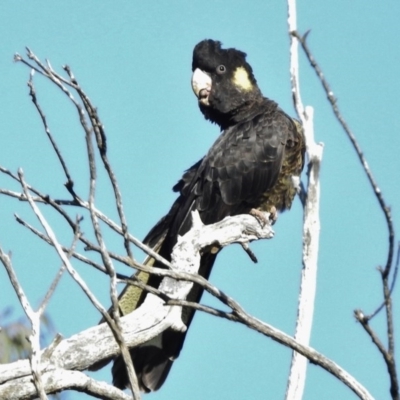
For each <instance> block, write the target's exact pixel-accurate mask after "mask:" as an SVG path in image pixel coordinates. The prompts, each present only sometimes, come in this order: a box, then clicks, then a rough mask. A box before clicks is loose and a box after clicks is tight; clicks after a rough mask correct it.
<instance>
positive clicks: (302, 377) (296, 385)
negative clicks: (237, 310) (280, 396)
mask: <svg viewBox="0 0 400 400" xmlns="http://www.w3.org/2000/svg"><path fill="white" fill-rule="evenodd" d="M296 18H297V13H296V0H288V28H289V37H290V43H291V44H290V78H291V84H292V95H293V102H294V106H295V109H296V112H297V115H298V116H299V118H300V120H301V124H302V127H303V129H304V135H305V138H306V148H307V157H308V171H307V175H308V182H307V188H306V189H305V190H304V193H305V196H304V203H303V207H304V223H303V269H302V274H301V283H300V293H299V304H298V315H297V322H296V332H295V336H294V338H295V340H296V341H297V342H299V343H302V344H305V345H308V344H309V342H310V337H311V328H312V322H313V315H314V303H315V293H316V286H317V271H318V251H319V232H320V218H319V204H320V194H319V193H320V183H319V171H320V165H321V160H322V150H323V146H322V145H321V144H316V143H315V141H314V127H313V109H312V107H306V108H305V107H304V106H303V102H302V100H301V96H300V78H299V61H298V42H297V39H296V37H294V36H293V35H292V32H293V31H296V29H297V21H296ZM307 365H308V362H307V359H306V358H305V357H302V356H300V354H299V353H297V352H293V355H292V363H291V367H290V374H289V378H288V383H287V388H286V399H288V400H300V399H302V398H303V392H304V386H305V381H306V375H307Z"/></svg>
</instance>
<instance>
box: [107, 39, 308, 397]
mask: <svg viewBox="0 0 400 400" xmlns="http://www.w3.org/2000/svg"><path fill="white" fill-rule="evenodd" d="M192 70H193V77H192V87H193V90H194V92H195V94H196V96H197V97H198V100H199V107H200V110H201V112H202V113H203V114H204V116H205V118H206V119H209V120H210V121H211V122H213V123H216V124H218V125H219V126H220V128H221V131H222V133H221V135H220V136H219V137H218V139H217V140H216V141H215V143H214V144H213V145H212V147H211V148H210V150H209V152H208V153H207V154H206V156H205V157H204V158H203V159H201V160H200V161H199V162H197V163H196V164H194V165H193V166H192V167H191V168H189V169H188V170H187V171H186V172H185V174H184V175H183V177H182V179H181V180H180V181H179V182H178V183H177V184H176V185H175V186H174V188H173V190H174V191H176V192H178V193H179V196H178V198H177V200H176V201H175V203H174V204H173V205H172V208H171V210H170V211H169V213H168V214H167V215H166V216H165V217H163V218H162V219H161V220H160V221H159V222H158V223H157V224H156V225H155V226H154V228H153V229H152V230H151V231H150V232H149V234H148V235H147V236H146V238H145V239H144V243H146V244H147V245H149V246H151V247H152V248H154V250H155V251H157V252H158V253H159V254H160V255H161V256H163V257H165V258H166V259H167V260H170V258H171V252H172V248H173V246H174V245H175V243H176V240H177V235H178V234H179V235H182V234H184V233H185V232H187V231H188V229H190V223H191V221H190V211H192V210H194V209H197V210H198V211H199V213H200V217H201V219H202V221H203V222H204V223H205V224H212V223H215V222H217V221H220V220H221V219H223V218H224V217H226V216H229V215H237V214H241V213H248V212H250V211H251V210H252V209H257V210H261V211H268V212H270V211H274V212H275V211H283V210H285V209H288V208H290V206H291V203H292V201H293V198H294V195H295V193H296V188H295V186H294V184H293V179H292V177H293V176H299V174H300V173H301V170H302V167H303V164H304V137H303V134H302V130H301V128H300V125H299V124H298V123H297V122H295V121H293V120H292V119H291V118H290V117H289V116H288V115H287V114H285V113H284V112H283V111H282V110H281V109H280V108H279V107H278V105H277V104H276V103H275V102H273V101H272V100H269V99H268V98H266V97H263V96H262V94H261V91H260V89H259V88H258V86H257V82H256V79H255V78H254V75H253V71H252V69H251V67H250V65H249V64H248V63H247V62H246V54H245V53H243V52H241V51H238V50H236V49H222V47H221V43H220V42H217V41H213V40H204V41H202V42H200V43H199V44H197V45H196V47H195V48H194V52H193V64H192ZM215 257H216V254H211V253H206V254H204V255H203V256H202V259H201V266H200V271H199V273H200V274H201V275H202V276H204V277H205V278H208V276H209V274H210V272H211V268H212V266H213V263H214V260H215ZM147 262H148V264H152V263H154V260H152V259H149V260H148V261H147ZM137 276H138V277H139V278H140V279H142V280H143V281H144V282H146V283H147V284H149V285H152V286H157V285H159V284H160V279H159V278H157V277H155V276H149V275H148V274H146V273H143V272H139V273H138V274H137ZM145 295H146V294H145V293H143V292H142V291H141V290H140V289H138V288H136V287H134V286H128V287H126V288H125V290H124V291H123V293H122V294H121V296H120V308H121V312H122V314H123V315H125V314H127V313H129V312H131V311H133V310H134V309H135V308H137V307H138V306H139V305H140V304H141V303H142V302H143V299H144V297H145ZM201 295H202V290H201V289H200V288H199V287H197V286H194V287H193V289H192V291H191V292H190V294H189V298H188V299H189V300H191V301H199V300H200V297H201ZM193 314H194V312H193V310H191V309H183V320H184V322H185V324H186V325H187V326H189V325H190V322H191V320H192V318H193ZM185 336H186V332H185V333H182V332H176V331H172V330H167V331H165V332H163V333H162V334H161V335H160V336H159V337H157V338H155V339H153V340H152V341H150V342H149V343H145V344H143V345H141V346H140V347H137V348H134V349H131V355H132V359H133V363H134V366H135V370H136V373H137V376H138V379H139V384H140V387H141V389H142V390H143V391H145V392H148V391H153V390H157V389H159V388H160V386H161V385H162V384H163V383H164V381H165V379H166V377H167V375H168V372H169V370H170V368H171V365H172V363H173V360H174V359H176V358H177V357H178V356H179V352H180V350H181V348H182V345H183V342H184V339H185ZM112 373H113V379H114V380H113V382H114V385H115V386H117V387H120V388H123V387H125V386H126V385H127V375H126V371H125V365H124V363H123V361H122V359H121V357H118V358H116V360H115V361H114V366H113V369H112Z"/></svg>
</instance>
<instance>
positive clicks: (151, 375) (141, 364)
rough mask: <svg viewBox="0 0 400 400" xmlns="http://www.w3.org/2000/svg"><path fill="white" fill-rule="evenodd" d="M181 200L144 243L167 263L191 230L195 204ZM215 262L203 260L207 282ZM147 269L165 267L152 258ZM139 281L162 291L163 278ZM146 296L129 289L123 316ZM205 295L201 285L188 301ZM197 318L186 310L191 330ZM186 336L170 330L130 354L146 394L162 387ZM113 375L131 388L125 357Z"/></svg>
mask: <svg viewBox="0 0 400 400" xmlns="http://www.w3.org/2000/svg"><path fill="white" fill-rule="evenodd" d="M181 200H182V198H178V199H177V200H176V202H175V203H174V204H173V206H172V208H171V210H170V212H169V213H168V214H167V215H166V216H165V217H164V218H162V219H161V220H160V221H159V222H158V223H157V224H156V225H155V226H154V228H153V229H152V230H151V231H150V232H149V233H148V235H147V236H146V238H145V239H144V241H143V242H144V243H145V244H147V245H148V246H150V247H151V248H152V249H153V250H154V251H156V252H157V253H158V254H160V255H161V256H162V257H164V258H166V259H167V260H170V259H171V253H172V249H173V247H174V245H175V243H176V240H177V235H178V234H180V235H182V234H184V233H185V232H186V231H187V230H188V229H189V228H190V226H191V216H190V211H191V209H192V208H193V204H194V203H193V202H191V201H189V202H188V201H187V200H189V199H185V200H186V201H184V204H182V201H181ZM215 258H216V254H208V253H207V254H204V255H203V256H202V258H201V262H200V269H199V274H200V275H202V276H203V277H205V278H206V279H208V277H209V275H210V272H211V269H212V266H213V264H214V261H215ZM145 265H149V266H150V265H155V266H157V267H162V265H159V264H157V263H155V261H154V259H153V258H150V257H148V258H147V259H146V261H145ZM136 277H137V278H139V279H141V280H142V281H143V282H145V283H146V284H147V285H150V286H153V287H158V286H159V285H160V283H161V278H159V277H157V276H154V275H150V274H147V273H145V272H141V271H140V272H138V273H137V274H136ZM146 294H147V293H146V292H145V291H143V290H141V289H140V288H138V287H136V286H133V285H128V286H126V287H125V289H124V290H123V292H122V293H121V295H120V298H119V306H120V311H121V314H122V315H126V314H128V313H130V312H132V311H134V310H135V309H136V308H138V307H139V306H140V305H141V304H142V303H143V301H144V299H145V297H146ZM202 294H203V290H202V289H201V288H200V287H199V286H198V285H193V288H192V290H191V291H190V293H189V295H188V297H187V300H189V301H194V302H199V301H200V298H201V296H202ZM193 316H194V310H193V309H191V308H187V307H183V310H182V320H183V322H184V323H185V325H186V326H187V327H188V328H189V325H190V323H191V321H192V319H193ZM186 332H187V330H186ZM186 332H177V331H174V330H172V329H167V330H166V331H164V332H162V333H161V334H160V335H159V336H157V337H155V338H153V339H152V340H151V341H149V342H146V343H143V344H142V345H140V346H138V347H135V348H133V349H131V350H130V354H131V357H132V361H133V365H134V367H135V372H136V375H137V377H138V381H139V387H140V389H141V390H142V391H143V392H150V391H155V390H158V389H159V388H160V387H161V386H162V384H163V383H164V381H165V379H166V378H167V376H168V373H169V371H170V369H171V366H172V363H173V361H174V360H175V359H176V358H177V357H178V356H179V353H180V351H181V349H182V346H183V343H184V340H185V337H186ZM112 374H113V384H114V386H116V387H118V388H121V389H123V388H125V387H126V386H127V384H128V376H127V373H126V367H125V364H124V361H123V359H122V357H121V356H119V357H117V358H116V359H115V360H114V365H113V367H112Z"/></svg>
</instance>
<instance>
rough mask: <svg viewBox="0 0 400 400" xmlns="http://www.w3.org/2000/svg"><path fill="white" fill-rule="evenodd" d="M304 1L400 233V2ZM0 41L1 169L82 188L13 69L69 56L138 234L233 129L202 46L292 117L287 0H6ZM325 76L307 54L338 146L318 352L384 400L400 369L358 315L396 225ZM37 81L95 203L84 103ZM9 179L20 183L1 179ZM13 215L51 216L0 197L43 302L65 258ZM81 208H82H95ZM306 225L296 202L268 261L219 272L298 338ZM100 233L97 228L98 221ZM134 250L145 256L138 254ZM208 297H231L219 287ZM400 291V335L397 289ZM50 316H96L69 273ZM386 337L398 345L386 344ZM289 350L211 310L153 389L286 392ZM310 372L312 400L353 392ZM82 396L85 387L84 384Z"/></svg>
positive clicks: (5, 291) (303, 25) (61, 319)
mask: <svg viewBox="0 0 400 400" xmlns="http://www.w3.org/2000/svg"><path fill="white" fill-rule="evenodd" d="M299 3H300V4H299V5H298V23H299V27H300V31H302V32H304V31H306V30H308V29H311V34H310V36H309V39H308V40H309V45H310V47H311V49H312V50H313V52H314V54H315V56H316V58H317V60H318V61H319V62H320V64H321V66H322V68H323V70H324V73H325V75H326V77H327V79H328V80H329V82H330V84H331V86H332V90H333V91H334V93H335V95H336V96H337V97H338V100H339V106H340V107H341V109H342V111H343V113H344V115H345V117H346V119H347V121H348V123H349V125H350V126H351V128H352V129H353V131H354V132H355V134H356V135H357V137H358V140H359V142H360V144H361V146H362V148H363V150H364V153H365V155H366V157H367V159H368V161H369V164H370V167H371V169H372V171H373V173H374V175H375V177H376V179H377V181H378V182H379V185H380V188H381V190H382V191H383V193H384V196H385V199H386V201H387V203H388V204H389V205H390V206H391V207H392V212H393V219H394V222H395V224H396V226H397V228H398V229H399V227H400V212H399V199H400V174H399V170H400V157H399V149H400V119H399V117H398V115H399V102H398V93H400V80H399V64H400V48H399V46H398V37H399V34H400V28H399V24H398V17H399V15H400V4H399V3H398V2H397V1H394V0H388V1H386V2H365V1H362V0H353V1H351V2H349V1H348V0H337V1H335V2H321V1H317V0H306V1H302V2H299ZM0 36H1V37H2V38H3V40H2V45H1V46H0V71H1V78H0V93H1V99H2V102H1V107H0V135H1V139H2V140H1V143H2V146H1V147H0V164H1V165H2V166H5V167H8V168H10V169H12V170H13V171H16V169H17V168H18V167H22V168H23V169H24V172H25V175H26V179H27V180H28V182H30V183H31V184H32V185H37V186H38V187H39V189H40V190H41V191H42V192H46V193H49V194H51V195H54V196H56V197H58V198H67V197H68V195H67V193H66V191H65V189H64V188H63V183H64V181H65V179H64V177H63V175H62V171H61V168H60V167H59V165H58V164H57V162H56V159H55V156H54V154H53V152H52V150H51V148H50V145H49V143H48V141H47V140H46V138H45V135H44V131H43V129H42V127H41V123H40V121H39V117H38V115H37V113H36V112H35V110H34V108H33V106H32V104H31V102H30V99H29V97H28V94H27V93H28V90H27V87H26V81H27V79H28V74H29V71H28V69H27V68H25V67H23V66H22V65H19V64H14V63H13V62H12V58H13V55H14V53H16V52H19V53H24V47H25V46H29V47H30V48H31V49H32V50H33V51H34V52H35V53H36V54H37V55H38V56H39V57H41V58H42V59H44V58H48V59H49V60H50V61H51V63H52V65H53V67H54V68H56V69H58V70H60V67H61V66H62V65H64V64H68V65H70V66H71V68H72V69H73V71H74V73H75V75H76V77H77V79H78V80H79V82H80V83H81V85H82V86H83V88H84V89H85V90H86V92H87V93H88V95H89V96H90V98H91V99H92V101H93V102H94V104H96V105H97V107H98V111H99V114H100V117H101V119H102V121H103V123H104V125H105V128H106V133H107V135H108V147H109V157H110V159H111V160H112V163H113V165H114V169H115V172H116V174H117V176H118V179H119V183H120V187H121V190H122V194H123V197H124V204H125V211H126V214H127V219H128V223H129V226H130V230H131V232H132V233H133V234H135V235H136V236H137V237H139V238H143V236H144V235H145V234H146V232H147V231H148V230H149V229H150V228H151V227H152V225H153V224H154V223H155V222H156V221H157V220H158V219H159V218H160V217H161V216H162V215H163V214H164V213H165V212H166V211H167V210H168V208H169V206H170V205H171V203H172V201H173V200H174V197H175V195H174V194H173V193H172V191H171V187H172V186H173V185H174V184H175V182H176V181H177V179H178V178H179V177H180V176H181V174H182V172H183V171H184V170H185V169H186V168H188V167H189V166H190V165H192V164H193V163H194V162H195V161H197V160H198V159H199V158H200V157H202V156H203V154H204V153H205V152H206V151H207V149H208V147H209V146H210V145H211V144H212V142H213V141H214V139H215V138H216V137H217V135H218V128H217V127H216V126H212V125H211V124H210V123H208V122H207V121H205V120H204V119H203V117H202V115H201V113H200V112H199V110H198V107H197V104H196V99H195V97H194V96H193V94H192V91H191V88H190V75H191V54H192V49H193V47H194V45H195V44H196V43H197V42H198V41H200V40H202V39H204V38H213V39H218V40H221V41H222V42H223V43H224V44H225V45H226V46H230V47H237V48H238V49H241V50H243V51H245V52H247V53H248V60H249V62H250V63H251V65H252V66H253V69H254V72H255V74H256V77H257V79H258V82H259V85H260V87H261V89H262V91H263V93H264V94H265V95H266V96H268V97H270V98H272V99H274V100H276V101H277V102H278V103H279V104H280V105H281V107H282V108H283V109H285V110H286V111H287V112H288V113H289V114H291V115H295V114H294V111H293V106H292V101H291V94H290V83H289V72H288V71H289V68H288V60H289V56H288V42H289V40H288V35H287V23H286V2H285V1H269V2H265V1H253V2H250V1H236V0H234V1H209V0H208V1H204V0H203V1H192V2H185V1H168V2H157V3H156V2H139V1H119V2H98V1H93V0H86V1H85V2H82V1H76V0H74V1H68V2H49V1H43V0H36V1H34V2H33V1H30V2H28V1H19V0H14V1H12V2H11V1H8V2H7V1H3V2H1V3H0ZM314 75H315V74H314V72H313V71H311V70H310V69H309V67H308V64H307V62H306V61H305V60H304V57H303V58H302V62H301V85H302V96H303V100H304V102H305V103H306V104H309V105H312V106H314V107H315V134H316V139H317V140H318V141H321V142H323V143H324V144H325V150H324V160H323V167H322V175H321V177H322V183H321V186H322V200H321V202H322V203H321V224H322V227H321V249H320V257H319V260H320V261H319V277H318V285H319V286H318V292H317V299H316V301H317V302H316V310H315V319H314V327H313V335H312V343H311V344H312V346H313V347H315V348H316V349H317V350H319V351H321V352H323V353H325V354H326V355H327V356H329V357H331V358H332V359H333V360H334V361H336V362H337V363H339V364H340V365H341V366H342V367H343V368H345V369H347V370H348V371H349V372H350V373H351V374H353V375H354V376H355V377H356V378H357V379H359V380H360V382H361V383H362V384H364V385H366V386H367V388H368V389H369V390H370V392H371V393H372V394H373V395H374V396H375V397H376V398H379V399H386V398H389V392H388V390H389V389H388V388H389V382H388V378H387V376H386V368H385V366H384V364H383V362H382V359H381V358H380V357H379V355H378V352H377V350H376V348H375V347H373V346H372V344H371V341H370V339H369V338H368V337H367V336H366V334H365V333H364V332H363V330H362V328H361V327H360V326H359V325H358V324H357V323H356V322H355V320H354V318H353V310H354V309H356V308H361V309H363V310H364V311H365V312H366V313H368V312H371V311H372V310H373V309H374V308H375V307H376V306H377V305H378V304H379V303H380V301H381V298H382V296H381V292H382V290H381V285H380V279H379V274H378V273H377V271H376V268H377V267H378V266H379V265H382V264H383V263H384V262H385V260H386V254H387V237H388V234H387V230H386V226H385V223H384V218H383V215H382V212H381V211H380V210H379V208H378V205H377V201H376V200H375V198H374V197H373V196H372V192H371V189H370V187H369V186H368V183H367V180H366V177H365V176H364V173H363V172H362V170H361V167H360V165H359V163H358V161H357V159H356V157H355V153H354V151H353V149H352V147H351V145H350V144H349V141H348V140H347V138H346V137H345V135H344V133H343V132H342V130H341V128H340V127H339V124H338V123H337V122H336V120H335V119H334V118H333V115H332V112H331V110H330V107H329V105H328V104H327V101H326V99H325V96H324V94H323V92H322V90H321V87H320V85H319V83H318V81H317V80H316V78H315V76H314ZM35 83H36V86H37V91H38V97H39V99H40V101H41V104H42V107H43V108H44V110H45V113H46V115H47V117H48V119H49V123H50V127H51V129H52V131H53V133H54V136H55V137H56V139H57V141H58V143H59V146H60V147H61V148H62V151H63V153H64V155H65V157H66V159H67V161H68V163H69V166H70V169H71V173H72V174H73V177H74V179H75V181H76V188H77V190H78V192H79V193H80V194H81V195H82V196H83V197H85V196H86V194H87V193H88V189H87V184H86V182H87V181H86V178H87V169H86V164H85V157H84V138H83V133H82V131H81V130H80V129H79V127H78V124H77V118H76V115H75V111H74V109H73V107H71V106H70V105H69V103H68V101H67V100H66V98H65V96H63V95H62V94H61V93H59V92H58V91H56V90H55V89H54V88H53V87H51V86H50V85H49V84H47V83H46V82H45V81H44V80H43V79H41V78H40V77H38V79H35ZM105 182H106V181H105V180H104V179H101V178H100V183H101V185H102V187H101V188H100V194H101V195H100V197H99V198H98V206H99V207H100V208H101V209H103V210H104V211H105V212H107V213H109V214H110V215H111V216H113V217H115V215H116V213H115V210H114V208H113V203H112V197H111V195H110V192H109V191H108V189H109V187H108V186H107V184H106V183H105ZM0 186H1V187H6V188H14V189H16V186H15V185H14V184H13V183H12V182H10V180H8V179H6V178H5V177H3V176H1V175H0ZM45 211H46V212H47V214H46V215H47V216H48V218H49V220H50V222H52V223H53V224H54V226H55V228H56V230H57V235H58V236H59V237H60V240H61V241H62V242H63V243H65V244H69V243H70V242H71V239H72V238H71V234H70V232H69V231H68V230H67V229H66V228H65V226H64V225H63V224H61V223H60V221H59V219H58V218H56V216H55V215H54V214H53V213H51V212H49V210H48V209H45ZM14 212H17V213H18V214H19V215H21V216H23V217H24V218H26V219H27V220H28V221H30V222H32V223H35V224H36V222H35V219H34V216H32V215H31V213H30V211H29V209H28V207H27V206H26V205H25V204H19V203H17V202H15V201H11V200H9V199H5V198H4V197H1V198H0V226H1V230H0V244H1V246H3V248H4V249H5V250H6V251H12V254H13V263H14V267H15V269H16V271H17V274H18V277H19V278H20V281H21V283H22V285H23V286H24V288H25V290H26V292H27V294H28V296H29V298H30V300H31V301H32V303H33V304H38V303H39V301H40V299H41V297H42V296H43V294H44V293H45V290H46V288H47V287H48V285H49V283H50V282H51V279H52V277H53V276H54V275H55V271H56V269H57V268H58V266H59V265H60V261H59V260H58V259H57V256H56V255H55V254H54V252H53V251H52V250H50V249H47V247H46V246H45V245H43V244H42V243H41V242H40V241H39V240H38V239H36V238H33V237H32V236H31V235H30V234H29V233H27V232H26V231H25V230H24V229H23V228H22V227H21V226H19V225H18V224H17V223H15V222H14V218H13V213H14ZM70 212H71V214H72V215H74V214H75V213H80V210H78V209H77V210H71V211H70ZM36 225H37V224H36ZM301 225H302V212H301V207H300V204H299V201H298V200H297V201H296V202H295V205H294V206H293V209H292V211H291V212H290V213H286V214H284V215H282V216H281V217H280V219H279V221H278V223H277V224H276V225H275V231H276V237H275V238H274V239H273V240H270V241H265V242H263V243H257V244H254V245H253V246H252V248H253V250H254V251H255V252H256V254H257V256H258V258H259V264H258V265H253V264H252V263H251V262H250V261H249V259H248V257H247V255H246V254H244V252H243V251H242V250H240V249H239V248H237V247H235V246H232V248H228V249H225V250H224V251H223V252H222V254H221V256H220V257H219V259H218V262H217V264H216V266H215V268H214V271H213V274H212V276H211V280H212V282H213V283H214V284H215V285H217V286H218V287H220V288H221V289H223V290H224V291H225V292H227V293H228V294H230V295H231V296H233V297H234V298H235V299H237V300H238V301H239V302H240V303H241V304H242V305H243V307H244V308H245V309H246V310H248V311H249V312H250V313H251V314H253V315H255V316H257V317H258V318H260V319H262V320H264V321H266V322H268V323H270V324H272V325H274V326H276V327H278V328H279V329H282V330H284V331H285V332H287V333H289V334H291V333H292V332H293V330H294V324H295V319H296V306H297V291H298V284H299V276H300V271H301ZM85 227H86V228H85V232H86V233H88V234H89V235H90V234H91V232H90V228H89V225H85ZM107 240H108V243H109V246H110V247H111V248H113V249H116V250H120V249H121V245H120V244H119V242H118V240H117V239H116V238H115V237H114V236H112V235H110V236H109V237H107ZM135 254H136V256H137V257H138V258H141V255H140V253H138V252H135ZM76 266H77V268H78V269H79V272H80V273H81V274H82V275H83V276H84V277H85V278H86V279H87V280H88V282H89V284H90V286H91V288H92V290H93V291H94V292H95V293H96V295H97V296H98V297H99V298H100V299H101V301H102V302H103V303H104V304H105V305H106V306H108V304H109V300H108V297H107V292H108V284H107V280H106V279H105V278H103V277H100V276H99V274H97V273H94V272H93V271H90V269H89V267H86V266H79V265H76ZM124 272H126V270H124ZM0 281H1V282H2V287H1V294H0V309H3V308H4V307H6V306H8V305H12V306H14V307H15V315H16V316H18V315H21V312H20V311H19V306H18V304H17V301H16V296H15V294H14V293H13V290H12V288H11V287H10V285H9V283H8V281H7V277H6V275H5V272H4V271H3V270H2V269H0ZM203 300H204V302H206V303H207V304H213V305H216V304H217V303H216V302H214V301H213V300H212V299H210V298H209V297H207V296H205V297H204V299H203ZM394 301H395V304H394V312H395V315H397V321H396V325H395V327H396V338H397V339H400V336H399V334H398V332H399V330H400V326H399V321H400V319H399V314H398V304H399V302H400V295H399V288H397V290H396V293H395V295H394ZM48 311H49V313H50V315H51V317H52V319H53V321H54V323H55V325H56V327H57V330H58V331H59V332H60V333H61V334H63V335H64V336H65V337H68V336H70V335H72V334H74V333H77V332H79V331H81V330H83V329H85V328H87V327H89V326H92V325H93V324H95V323H96V322H97V321H98V319H99V315H98V314H97V312H96V311H95V310H94V309H93V307H91V306H90V305H89V304H88V303H87V300H86V298H85V297H84V295H83V294H82V293H81V291H80V290H79V288H77V286H76V285H75V284H74V283H72V281H71V279H70V278H69V277H68V276H64V277H63V279H62V282H61V283H60V286H59V288H58V291H57V293H56V294H55V296H54V298H53V299H52V301H51V303H50V306H49V309H48ZM383 322H384V316H383V315H381V316H379V317H378V318H377V320H376V321H374V322H373V327H374V328H375V329H377V331H378V332H379V333H380V334H384V332H385V325H384V324H383ZM383 341H384V342H385V343H386V340H385V337H383ZM397 344H398V345H399V343H397ZM398 347H399V346H398ZM397 355H399V353H397ZM290 356H291V352H290V350H288V349H286V348H283V347H282V346H280V345H278V344H276V343H274V342H272V341H271V340H270V339H267V338H265V337H262V336H261V335H259V334H257V333H255V332H252V331H249V330H247V329H245V328H243V327H242V326H239V325H238V324H233V323H231V322H227V321H223V320H219V319H216V318H215V317H211V316H208V315H204V314H198V315H197V316H196V318H195V321H194V323H193V324H192V326H191V329H190V333H189V334H188V337H187V341H186V344H185V347H184V350H183V351H182V353H181V356H180V358H179V360H178V361H177V362H176V363H175V365H174V367H173V369H172V371H171V374H170V376H169V378H168V380H167V383H166V384H165V386H164V387H163V388H162V389H161V390H160V391H159V392H158V393H156V394H152V395H148V396H147V397H148V398H151V399H155V400H163V399H171V398H174V399H176V400H179V399H191V400H200V399H205V398H211V399H215V398H218V399H244V398H249V399H282V398H283V395H284V392H285V387H286V378H287V373H288V369H289V365H290ZM308 374H309V375H308V380H307V384H306V392H305V396H304V398H305V399H307V400H317V399H321V398H324V399H354V398H355V396H354V395H353V394H352V392H350V391H349V390H348V389H347V388H346V387H345V386H344V385H343V384H342V383H340V382H338V381H336V380H335V379H334V378H332V377H331V376H330V375H329V374H327V373H326V372H324V371H322V370H320V369H319V368H316V367H315V366H310V367H309V372H308ZM97 376H100V377H101V379H104V380H107V381H109V380H110V371H109V369H105V370H104V371H103V372H102V373H101V374H98V375H97ZM68 398H69V399H83V398H86V397H85V396H84V395H82V394H78V393H74V392H71V393H70V395H69V397H68Z"/></svg>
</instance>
